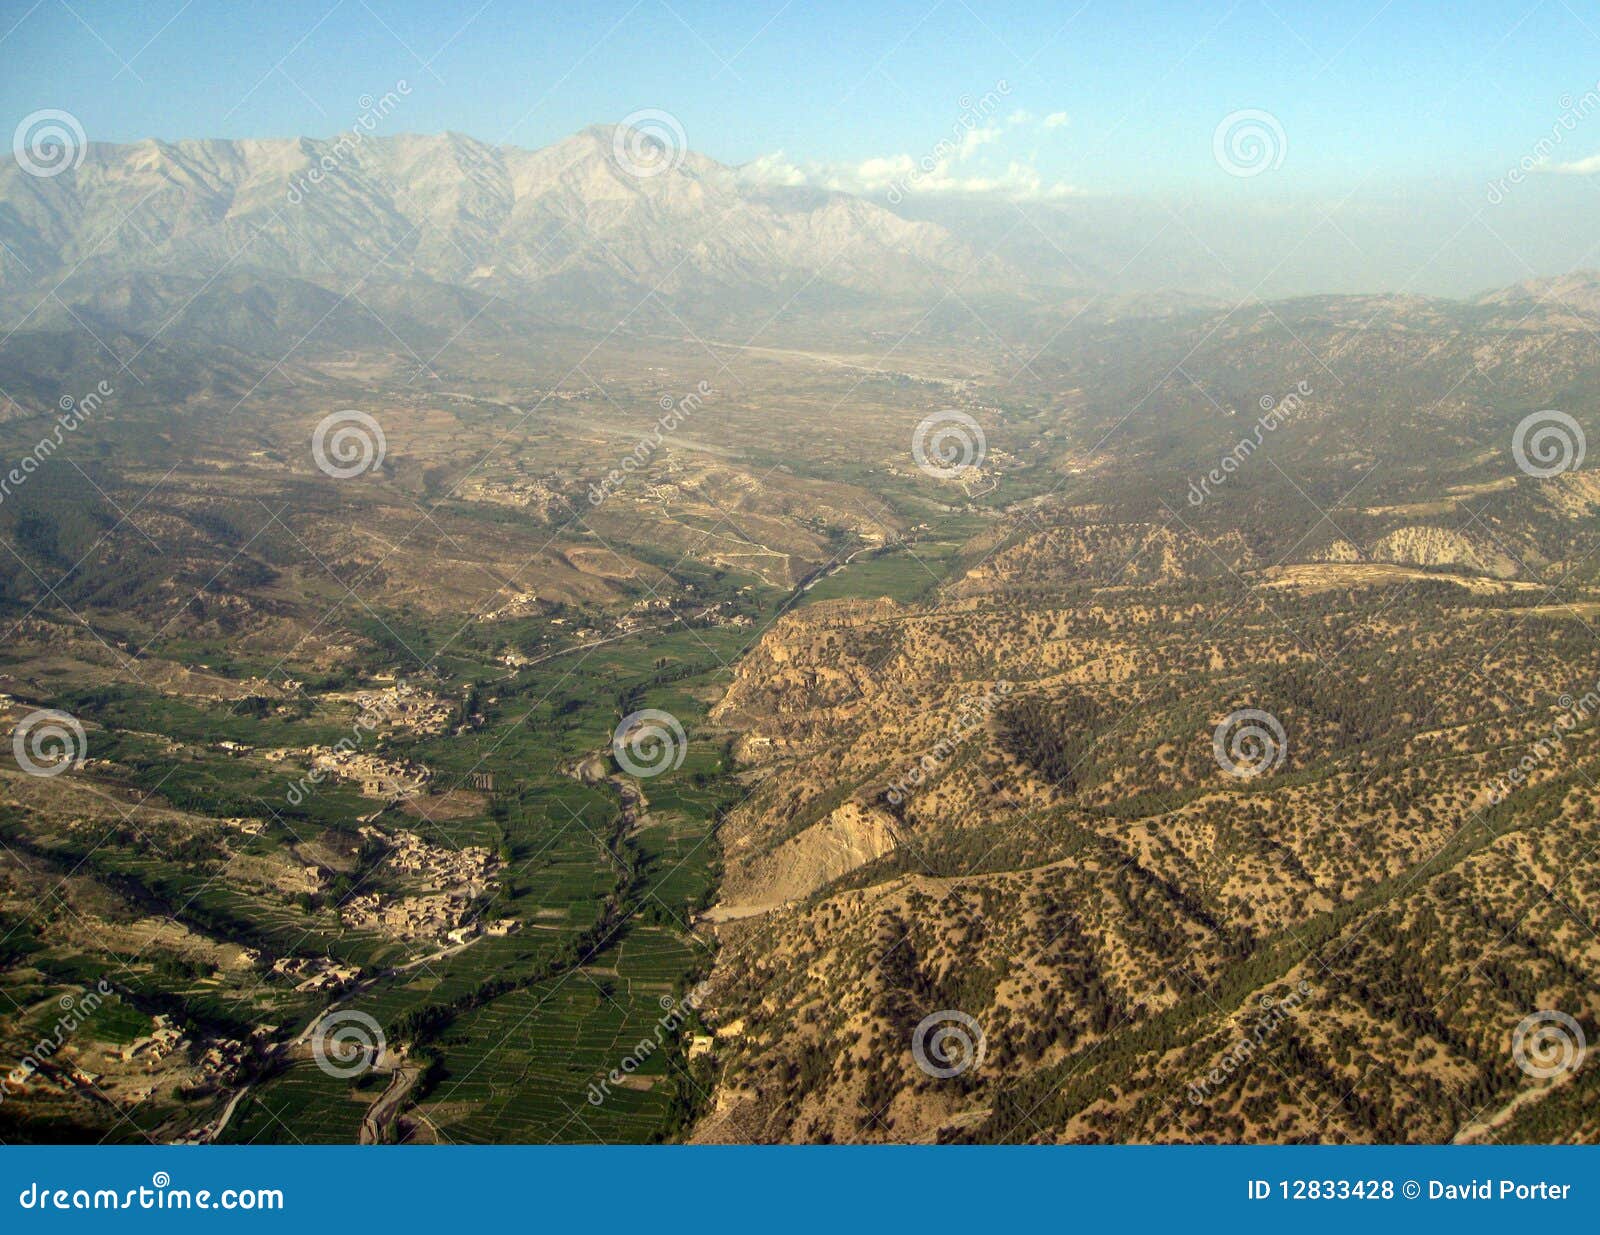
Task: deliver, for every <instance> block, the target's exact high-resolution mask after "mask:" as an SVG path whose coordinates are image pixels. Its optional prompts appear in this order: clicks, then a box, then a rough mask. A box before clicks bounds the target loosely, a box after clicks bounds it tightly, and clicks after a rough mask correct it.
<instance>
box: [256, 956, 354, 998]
mask: <svg viewBox="0 0 1600 1235" xmlns="http://www.w3.org/2000/svg"><path fill="white" fill-rule="evenodd" d="M272 972H273V973H275V974H277V975H278V976H279V977H280V978H287V979H289V981H291V982H293V983H294V984H295V986H294V989H295V990H297V991H337V990H341V989H343V988H344V987H346V986H348V985H350V983H352V982H354V981H355V980H356V979H357V978H359V977H360V976H361V966H359V965H349V964H344V963H341V962H339V961H336V960H334V959H333V958H332V957H330V956H280V957H279V958H278V959H277V960H275V961H273V962H272Z"/></svg>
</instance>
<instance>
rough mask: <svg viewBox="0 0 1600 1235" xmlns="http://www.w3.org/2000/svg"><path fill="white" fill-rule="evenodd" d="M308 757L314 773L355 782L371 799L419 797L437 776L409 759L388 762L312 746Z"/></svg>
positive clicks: (357, 752)
mask: <svg viewBox="0 0 1600 1235" xmlns="http://www.w3.org/2000/svg"><path fill="white" fill-rule="evenodd" d="M305 754H306V755H307V756H308V757H309V758H310V760H311V767H312V769H313V771H317V772H326V773H331V774H332V775H334V776H337V777H339V778H340V779H341V780H348V781H353V782H354V783H356V784H358V785H360V786H361V792H362V793H363V794H364V795H365V796H367V797H369V798H413V797H416V796H417V794H419V793H421V792H422V790H423V789H424V788H425V787H426V786H427V784H428V781H429V780H430V779H431V778H432V775H433V774H432V773H431V772H429V771H428V769H427V768H425V767H423V766H422V765H421V764H420V763H413V762H411V761H410V760H409V759H385V758H383V757H382V756H381V755H374V754H371V753H369V752H367V751H362V750H353V749H350V748H348V747H346V748H341V747H338V746H311V747H308V748H307V749H306V751H305Z"/></svg>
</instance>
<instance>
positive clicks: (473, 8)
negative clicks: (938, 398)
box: [0, 0, 1600, 193]
mask: <svg viewBox="0 0 1600 1235" xmlns="http://www.w3.org/2000/svg"><path fill="white" fill-rule="evenodd" d="M70 3H71V7H70V8H69V7H68V6H67V4H63V3H62V2H61V0H40V2H39V3H37V4H34V3H32V0H5V3H4V4H3V5H0V35H3V36H4V41H3V42H0V63H3V64H4V65H5V73H4V75H3V80H0V111H3V113H4V114H3V116H0V120H4V121H5V122H6V123H7V124H10V125H14V124H15V123H16V121H17V120H18V119H20V118H21V117H22V116H23V115H26V114H28V113H30V112H32V111H35V110H38V109H40V108H62V109H65V110H67V111H70V112H71V113H73V114H74V115H75V116H77V117H78V118H79V120H80V121H81V122H82V123H83V125H84V127H85V130H86V131H87V133H88V135H89V137H90V138H91V139H100V140H113V141H127V140H133V139H137V138H140V137H145V136H152V135H154V136H161V137H167V138H179V137H197V136H227V137H240V136H285V135H292V134H300V133H309V134H314V135H327V134H330V133H332V132H334V131H335V130H337V129H340V128H343V127H346V126H348V125H349V124H350V123H351V122H353V120H354V119H355V117H356V116H357V115H358V114H359V111H360V108H359V105H358V100H359V99H360V97H361V96H362V95H363V94H380V93H381V92H382V91H383V90H385V89H388V88H390V87H391V86H392V85H393V83H394V82H395V81H396V80H397V79H400V78H404V79H406V80H407V81H408V82H409V83H410V85H411V88H412V93H411V95H410V96H409V97H408V99H407V100H406V102H405V105H404V107H403V109H402V110H401V111H400V112H398V113H397V114H396V115H395V116H393V117H392V118H391V121H390V122H389V123H390V124H391V126H392V127H393V128H394V129H396V130H400V129H404V130H411V131H424V132H431V131H438V130H442V129H455V130H459V131H463V132H466V133H470V134H472V135H474V136H477V137H481V138H484V139H486V140H491V141H509V142H514V143H517V144H521V145H529V146H537V145H542V144H545V143H547V142H550V141H553V140H555V139H557V138H560V137H562V136H564V135H566V134H568V133H570V132H572V131H574V130H576V129H578V128H580V127H582V126H583V125H585V124H589V123H593V122H596V121H614V120H618V119H620V118H622V117H623V116H625V115H627V114H628V113H630V112H632V111H634V110H636V109H639V108H646V107H650V108H661V109H665V110H667V111H670V112H671V113H672V114H673V115H675V116H676V117H677V118H678V119H679V120H680V121H681V123H682V125H683V128H684V130H685V132H686V133H687V135H688V138H689V142H690V144H691V145H692V146H693V147H695V148H696V149H699V150H701V151H703V152H704V153H707V154H710V155H712V156H713V157H715V158H718V159H721V160H723V161H726V162H735V163H737V162H744V161H747V160H750V159H754V158H756V157H758V156H762V155H772V154H773V153H774V152H777V151H782V152H783V153H784V154H785V156H786V157H787V158H788V159H789V160H792V161H793V162H795V163H797V164H801V165H808V164H810V165H823V164H827V165H831V164H851V163H857V162H861V161H865V160H869V159H875V158H887V157H892V156H896V155H911V156H913V157H916V156H918V155H919V154H920V153H921V152H924V151H927V150H928V149H930V148H931V146H932V145H933V143H935V142H937V141H938V140H939V139H940V138H941V137H943V136H946V135H947V134H948V133H949V132H950V131H951V130H952V127H953V126H954V125H955V124H956V123H957V121H958V119H959V117H960V115H961V114H962V112H961V106H960V104H961V101H962V98H963V96H967V97H969V98H974V99H975V98H980V97H982V96H983V95H984V94H986V93H988V92H990V91H992V90H994V89H995V88H996V86H997V83H999V82H1001V81H1004V82H1006V83H1007V84H1008V87H1009V93H1008V94H1007V95H1006V96H1005V98H1006V102H1007V104H1008V108H1007V110H1008V112H1012V111H1017V110H1022V111H1026V112H1030V113H1033V115H1035V116H1036V117H1040V118H1042V117H1044V116H1047V115H1051V114H1059V113H1065V115H1066V118H1067V119H1066V122H1065V123H1060V124H1058V125H1057V126H1055V127H1052V128H1045V127H1043V125H1042V124H1032V125H1030V124H1026V123H1018V124H1016V125H1013V126H1006V127H1004V130H1003V132H1002V134H1001V135H1000V136H999V137H997V138H996V139H995V140H993V141H990V142H987V143H986V144H985V145H984V148H983V149H981V150H975V151H974V152H973V153H972V156H971V158H970V159H969V160H966V161H965V164H966V166H965V167H964V169H963V170H964V171H967V172H970V173H971V174H972V175H973V176H974V177H982V176H985V175H991V176H992V175H999V174H1001V172H1003V170H1004V169H1005V168H1008V167H1010V165H1011V164H1013V163H1020V164H1022V165H1025V166H1028V167H1031V168H1035V169H1037V171H1038V174H1039V176H1040V178H1041V181H1042V182H1043V183H1044V184H1046V185H1057V184H1059V185H1068V186H1072V187H1073V188H1078V189H1083V190H1087V191H1090V192H1095V193H1124V192H1126V193H1142V192H1149V191H1168V190H1177V191H1184V190H1188V189H1193V188H1195V187H1197V186H1206V185H1215V186H1217V187H1218V188H1219V189H1222V188H1225V187H1226V186H1225V185H1221V184H1219V182H1218V178H1217V166H1216V163H1215V161H1214V159H1213V157H1212V134H1213V130H1214V127H1215V125H1216V123H1217V122H1218V121H1219V120H1220V118H1221V117H1223V116H1224V115H1227V114H1229V113H1230V112H1233V111H1236V110H1239V109H1243V108H1256V109H1263V110H1266V111H1269V112H1270V113H1272V114H1273V115H1274V116H1275V117H1276V118H1277V119H1278V120H1279V122H1280V123H1281V125H1282V129H1283V133H1284V135H1285V142H1286V150H1285V152H1284V160H1283V167H1282V169H1281V171H1282V173H1283V174H1282V175H1281V176H1275V177H1274V180H1275V184H1274V187H1275V188H1277V189H1284V188H1289V187H1291V186H1292V187H1295V188H1299V189H1306V190H1309V191H1312V192H1317V193H1329V192H1339V191H1341V190H1343V189H1345V188H1354V187H1355V186H1356V185H1357V184H1359V183H1363V182H1366V183H1372V182H1376V183H1380V184H1393V183H1396V182H1399V181H1407V180H1409V181H1416V182H1426V181H1428V180H1430V179H1436V178H1441V177H1443V178H1462V179H1482V178H1487V177H1489V176H1491V175H1494V174H1497V173H1499V172H1503V171H1504V170H1505V169H1506V168H1507V167H1509V166H1510V165H1511V164H1513V163H1514V162H1515V161H1516V160H1517V159H1518V158H1519V157H1520V156H1521V155H1522V154H1523V153H1524V152H1525V151H1526V150H1527V149H1528V148H1529V146H1530V144H1531V143H1532V142H1533V141H1534V140H1536V139H1537V138H1538V137H1539V136H1540V135H1541V134H1543V133H1547V132H1549V130H1550V128H1551V126H1552V124H1554V123H1555V122H1556V121H1557V119H1558V117H1559V116H1560V115H1561V112H1562V96H1563V95H1568V96H1572V97H1573V98H1576V97H1579V96H1581V95H1582V94H1583V93H1584V92H1585V91H1586V90H1589V89H1590V88H1592V87H1593V86H1594V85H1595V83H1596V80H1597V79H1600V11H1596V10H1595V9H1594V8H1593V7H1592V6H1590V5H1587V4H1584V5H1579V4H1577V3H1576V0H1546V2H1545V3H1542V4H1533V5H1531V9H1532V11H1531V12H1530V11H1529V9H1530V4H1528V3H1517V4H1488V3H1484V4H1470V3H1469V4H1447V3H1441V4H1428V5H1423V4H1408V3H1398V2H1397V3H1392V4H1388V5H1385V4H1384V3H1383V2H1382V0H1363V2H1345V3H1320V4H1296V3H1289V2H1288V0H1278V2H1276V3H1274V4H1271V5H1268V4H1264V3H1259V2H1258V0H1242V2H1241V3H1238V4H1236V5H1232V6H1229V5H1226V4H1177V3H1150V4H1111V3H1100V2H1094V0H1091V2H1090V3H1084V4H1081V5H1080V4H1079V3H1077V2H1076V0H1065V2H1064V3H1054V4H991V3H978V2H977V0H944V2H942V3H938V4H927V3H922V2H921V0H917V2H915V3H870V2H865V0H857V2H856V3H833V2H828V3H820V4H804V3H800V2H799V0H796V2H795V3H792V4H789V5H788V6H785V5H784V4H783V3H782V0H747V2H744V3H692V2H691V0H674V3H672V4H671V5H670V6H669V5H668V4H666V3H662V2H661V0H641V2H640V3H637V4H629V3H620V2H619V3H585V4H578V3H568V4H560V5H545V4H525V3H514V2H513V0H489V2H488V3H487V4H484V3H483V2H482V0H467V2H466V3H461V4H456V3H448V2H444V0H439V2H435V3H409V2H407V3H381V2H380V0H365V2H363V0H339V2H337V3H335V2H334V0H275V2H271V3H254V4H249V5H245V4H240V3H233V4H223V3H217V2H215V0H193V2H192V3H189V4H187V5H185V4H184V2H183V0H143V2H141V3H139V4H137V5H135V4H130V3H109V2H104V0H70ZM1585 10H1587V12H1585ZM1585 123H1586V124H1588V125H1591V126H1592V128H1593V131H1592V132H1584V131H1583V125H1580V126H1579V127H1578V128H1577V129H1576V130H1575V131H1573V132H1572V133H1570V134H1568V135H1567V136H1566V139H1565V140H1566V143H1567V149H1570V150H1571V151H1572V157H1573V158H1574V159H1578V158H1582V157H1586V156H1591V155H1596V154H1600V115H1596V116H1594V117H1591V118H1589V119H1588V120H1587V121H1586V122H1585ZM1562 157H1563V158H1565V157H1566V155H1565V151H1564V152H1563V155H1562Z"/></svg>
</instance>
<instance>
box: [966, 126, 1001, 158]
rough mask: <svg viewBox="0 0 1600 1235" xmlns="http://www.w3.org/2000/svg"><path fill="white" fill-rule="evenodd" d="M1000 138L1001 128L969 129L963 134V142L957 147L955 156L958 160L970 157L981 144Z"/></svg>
mask: <svg viewBox="0 0 1600 1235" xmlns="http://www.w3.org/2000/svg"><path fill="white" fill-rule="evenodd" d="M999 139H1000V130H999V129H994V128H989V129H968V130H967V131H966V132H965V133H964V134H962V137H961V144H960V145H959V146H957V147H956V154H955V157H956V159H957V161H959V160H961V159H965V158H970V157H971V155H972V152H973V151H974V150H976V149H977V148H978V147H979V146H987V145H988V144H989V143H990V142H992V141H998V140H999Z"/></svg>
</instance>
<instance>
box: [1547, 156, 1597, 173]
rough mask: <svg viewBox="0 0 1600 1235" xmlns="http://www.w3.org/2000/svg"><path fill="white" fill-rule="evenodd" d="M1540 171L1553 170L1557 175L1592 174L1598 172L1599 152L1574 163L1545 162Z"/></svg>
mask: <svg viewBox="0 0 1600 1235" xmlns="http://www.w3.org/2000/svg"><path fill="white" fill-rule="evenodd" d="M1539 170H1540V171H1546V172H1554V173H1555V174H1556V175H1558V176H1592V175H1594V174H1595V173H1596V172H1600V154H1591V155H1590V156H1589V157H1588V158H1587V159H1579V160H1578V161H1577V162H1575V163H1546V164H1544V165H1543V166H1541V167H1540V168H1539Z"/></svg>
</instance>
